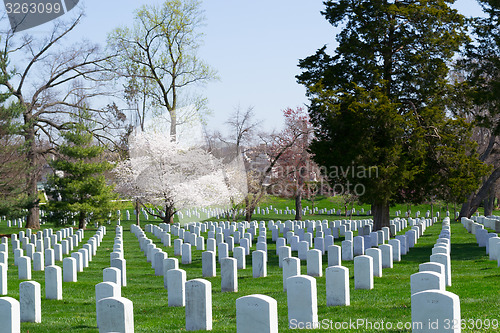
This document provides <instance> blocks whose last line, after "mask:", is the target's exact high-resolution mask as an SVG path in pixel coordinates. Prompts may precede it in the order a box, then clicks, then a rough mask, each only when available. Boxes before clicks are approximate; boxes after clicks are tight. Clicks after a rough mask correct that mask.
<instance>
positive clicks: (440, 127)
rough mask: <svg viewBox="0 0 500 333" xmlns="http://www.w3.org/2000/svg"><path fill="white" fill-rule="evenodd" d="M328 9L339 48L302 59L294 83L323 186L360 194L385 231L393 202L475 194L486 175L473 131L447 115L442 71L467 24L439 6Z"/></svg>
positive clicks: (434, 2)
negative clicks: (303, 95) (302, 99)
mask: <svg viewBox="0 0 500 333" xmlns="http://www.w3.org/2000/svg"><path fill="white" fill-rule="evenodd" d="M325 6H326V8H325V10H324V11H323V12H322V14H323V15H324V16H325V18H326V19H327V20H328V21H329V22H330V23H331V24H332V25H333V26H342V30H341V32H340V33H339V34H338V35H337V41H338V47H337V48H336V50H335V52H334V54H333V55H330V54H328V53H327V47H326V46H324V47H322V48H321V49H319V50H318V51H317V52H316V54H314V55H312V56H310V57H307V58H306V59H303V60H301V61H300V63H299V66H300V68H301V69H302V70H303V72H302V73H301V74H300V75H298V76H297V78H298V81H299V83H301V84H303V85H305V86H306V87H307V94H308V97H309V99H310V106H309V113H310V116H311V122H312V124H313V125H314V127H315V139H314V140H313V142H312V144H311V148H310V149H311V151H312V153H314V154H315V160H316V161H317V162H318V164H320V165H323V166H326V167H327V170H329V171H328V172H327V173H328V174H327V176H330V177H329V178H330V181H331V182H332V183H333V184H334V185H336V184H341V185H343V189H344V191H348V186H351V191H352V190H353V187H355V186H356V185H358V186H363V189H364V193H363V195H361V196H360V200H361V201H364V202H368V203H371V204H372V211H373V214H374V222H375V229H380V228H381V227H382V226H387V225H388V224H389V204H390V203H391V202H392V201H394V200H396V199H399V200H404V201H409V202H417V201H422V200H424V199H428V198H431V197H432V196H433V195H434V196H438V195H440V194H443V193H444V192H445V191H443V187H445V188H448V189H450V188H452V187H454V188H455V187H456V186H462V190H463V187H466V188H468V189H471V188H474V187H476V186H477V181H478V178H479V177H480V176H481V175H482V174H483V171H484V170H483V169H482V168H481V163H480V161H478V160H477V157H476V156H474V154H469V153H470V149H471V144H472V143H470V141H468V140H469V139H468V138H467V133H468V131H470V128H468V127H467V126H466V124H465V122H464V121H463V119H459V118H451V117H449V116H448V114H447V105H448V102H449V101H448V99H447V96H449V91H450V84H449V82H448V79H447V75H448V71H449V68H448V64H449V62H450V61H451V59H452V57H453V56H454V54H455V53H456V52H457V51H458V50H459V48H460V46H461V45H463V43H465V42H466V41H467V40H468V38H467V35H466V26H465V19H464V17H463V16H462V15H460V14H459V13H458V12H457V11H456V10H454V9H452V8H450V6H449V1H444V0H430V1H395V2H392V1H386V0H376V1H357V0H340V1H327V2H325ZM451 129H453V131H451ZM456 134H458V135H456ZM455 135H456V136H455ZM462 143H463V144H462ZM456 161H460V163H459V166H457V165H456V164H455V163H456ZM338 169H340V170H343V172H342V173H332V172H331V171H332V170H338ZM370 171H371V172H370ZM450 177H452V178H453V179H455V180H457V182H455V183H454V182H453V181H449V180H448V179H450ZM458 179H463V181H461V182H458ZM458 183H460V185H458ZM456 194H457V193H456ZM457 195H462V193H458V194H457ZM462 199H463V198H460V199H458V198H457V200H462Z"/></svg>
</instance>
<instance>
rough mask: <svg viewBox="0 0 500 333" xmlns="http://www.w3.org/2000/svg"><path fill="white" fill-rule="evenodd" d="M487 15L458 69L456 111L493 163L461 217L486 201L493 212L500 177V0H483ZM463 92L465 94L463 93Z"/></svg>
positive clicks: (476, 20) (476, 24)
mask: <svg viewBox="0 0 500 333" xmlns="http://www.w3.org/2000/svg"><path fill="white" fill-rule="evenodd" d="M478 2H479V4H480V5H481V6H482V8H483V11H484V13H485V14H486V16H485V17H478V18H474V20H473V31H474V42H473V43H470V44H469V45H468V47H467V49H466V52H465V57H464V58H463V59H461V60H460V61H458V63H457V71H458V72H459V73H462V77H461V78H460V79H461V80H462V84H461V85H460V88H461V89H460V90H458V91H459V94H458V96H457V100H461V99H460V97H462V98H463V99H462V100H461V101H462V102H463V104H461V105H457V107H456V109H455V110H454V111H458V112H460V111H462V112H463V113H464V114H465V115H466V116H467V117H468V118H469V119H471V120H472V121H473V123H474V125H475V126H476V129H477V133H478V135H477V137H478V139H479V140H480V141H483V142H484V144H482V145H480V149H479V154H480V158H481V160H482V161H484V162H486V163H488V164H490V165H492V168H491V172H490V173H489V174H488V175H487V177H485V178H484V181H483V182H482V184H481V187H480V188H479V189H474V190H473V191H471V192H470V193H469V196H468V197H467V200H464V201H462V202H463V205H462V208H461V210H460V216H465V217H470V216H471V215H472V214H474V212H476V210H477V209H478V208H479V206H480V205H481V203H482V202H483V201H484V202H485V214H486V215H490V214H491V213H492V210H493V201H494V199H495V187H496V183H497V181H498V179H499V178H500V165H499V162H500V159H499V153H498V150H497V149H496V146H497V145H498V143H499V138H500V120H499V115H500V1H498V0H479V1H478ZM460 93H461V94H460Z"/></svg>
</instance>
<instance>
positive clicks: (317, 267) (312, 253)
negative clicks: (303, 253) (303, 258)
mask: <svg viewBox="0 0 500 333" xmlns="http://www.w3.org/2000/svg"><path fill="white" fill-rule="evenodd" d="M307 275H309V276H323V265H322V253H321V250H317V249H312V250H309V251H307Z"/></svg>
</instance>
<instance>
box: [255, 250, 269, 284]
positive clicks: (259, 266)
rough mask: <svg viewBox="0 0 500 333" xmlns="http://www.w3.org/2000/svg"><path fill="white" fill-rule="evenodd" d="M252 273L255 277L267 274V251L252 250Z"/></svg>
mask: <svg viewBox="0 0 500 333" xmlns="http://www.w3.org/2000/svg"><path fill="white" fill-rule="evenodd" d="M252 275H253V277H254V278H259V277H266V276H267V263H266V253H265V252H264V251H261V250H257V251H253V252H252Z"/></svg>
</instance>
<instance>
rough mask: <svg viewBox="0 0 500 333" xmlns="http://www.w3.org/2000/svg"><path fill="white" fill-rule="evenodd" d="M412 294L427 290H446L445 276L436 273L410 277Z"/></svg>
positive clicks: (424, 273) (420, 273)
mask: <svg viewBox="0 0 500 333" xmlns="http://www.w3.org/2000/svg"><path fill="white" fill-rule="evenodd" d="M410 288H411V294H412V295H413V294H415V293H418V292H421V291H425V290H431V289H437V290H445V283H444V276H443V275H442V274H439V273H436V272H430V271H426V272H418V273H415V274H412V275H410Z"/></svg>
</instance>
